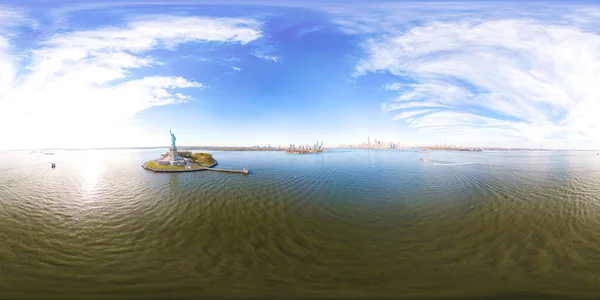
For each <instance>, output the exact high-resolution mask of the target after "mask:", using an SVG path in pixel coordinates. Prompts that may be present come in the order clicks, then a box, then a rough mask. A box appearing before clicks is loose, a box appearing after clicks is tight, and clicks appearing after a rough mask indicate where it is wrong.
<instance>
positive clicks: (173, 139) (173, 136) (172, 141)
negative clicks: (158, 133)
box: [169, 130, 177, 148]
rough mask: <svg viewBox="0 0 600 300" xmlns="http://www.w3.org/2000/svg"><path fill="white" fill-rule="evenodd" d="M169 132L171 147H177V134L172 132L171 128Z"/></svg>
mask: <svg viewBox="0 0 600 300" xmlns="http://www.w3.org/2000/svg"><path fill="white" fill-rule="evenodd" d="M169 133H170V134H171V147H173V148H177V147H175V140H177V139H176V138H175V135H174V134H173V133H172V132H171V130H169Z"/></svg>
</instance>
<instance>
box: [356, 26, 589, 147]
mask: <svg viewBox="0 0 600 300" xmlns="http://www.w3.org/2000/svg"><path fill="white" fill-rule="evenodd" d="M366 51H367V53H368V54H367V56H366V57H365V58H364V59H363V60H362V61H361V62H360V63H359V65H358V67H357V74H358V75H365V74H367V73H372V72H382V71H383V72H388V73H390V74H393V75H396V76H398V77H402V78H407V77H408V78H411V80H412V81H414V82H411V83H406V82H397V83H392V84H389V85H387V86H386V88H387V89H388V90H392V91H396V92H397V93H398V96H397V97H396V98H395V99H394V100H393V101H390V102H388V103H385V104H384V105H383V106H382V107H384V109H385V110H387V111H399V112H400V113H399V114H397V115H396V117H394V119H398V120H404V121H406V120H407V118H409V119H410V122H408V123H407V124H408V125H409V126H410V127H413V128H417V129H423V128H428V132H446V133H453V132H458V131H459V130H460V132H463V133H464V132H466V131H465V130H466V128H473V130H474V132H475V131H477V132H479V133H480V134H478V135H477V136H478V137H481V136H483V137H485V136H488V137H490V136H496V137H497V138H500V139H504V138H513V139H517V140H519V141H520V142H521V143H527V142H529V141H535V142H536V143H542V144H547V145H556V144H561V145H567V144H569V143H570V142H573V141H577V142H584V141H585V143H587V144H586V145H593V147H596V146H598V145H599V144H600V131H599V128H600V119H599V118H597V117H595V114H596V112H597V111H599V110H600V102H599V100H598V99H600V87H598V85H597V83H596V82H598V80H599V79H600V78H599V77H600V75H598V74H600V73H598V70H600V37H599V36H598V35H596V34H594V33H590V32H587V31H584V30H582V29H579V28H577V27H574V26H566V25H562V24H559V25H557V24H549V23H547V22H544V21H539V20H520V19H509V18H507V19H501V20H491V21H486V20H478V21H472V20H452V21H435V22H429V23H426V24H423V25H419V26H413V27H411V28H410V29H408V30H404V31H397V32H395V33H394V34H386V35H383V36H378V37H373V38H370V39H369V40H368V41H367V43H366ZM423 107H444V108H447V109H449V110H450V111H444V112H436V110H413V109H414V108H423ZM423 132H426V131H423ZM490 139H491V138H490ZM494 139H496V138H494ZM469 142H473V143H476V142H477V140H476V139H473V140H469ZM480 142H481V141H480Z"/></svg>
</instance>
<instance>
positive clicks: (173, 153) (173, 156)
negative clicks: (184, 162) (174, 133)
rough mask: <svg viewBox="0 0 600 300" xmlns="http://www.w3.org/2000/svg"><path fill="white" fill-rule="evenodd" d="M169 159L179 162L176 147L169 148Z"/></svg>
mask: <svg viewBox="0 0 600 300" xmlns="http://www.w3.org/2000/svg"><path fill="white" fill-rule="evenodd" d="M169 157H170V158H171V160H173V161H176V160H180V157H179V155H177V147H169Z"/></svg>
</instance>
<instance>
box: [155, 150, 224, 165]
mask: <svg viewBox="0 0 600 300" xmlns="http://www.w3.org/2000/svg"><path fill="white" fill-rule="evenodd" d="M167 155H169V152H167V153H165V154H164V155H163V157H166V156H167ZM177 155H179V156H180V157H184V158H189V159H191V160H192V162H193V163H195V164H199V165H201V166H211V165H214V164H215V159H214V158H213V157H212V155H211V154H209V153H202V152H196V153H192V152H190V151H177Z"/></svg>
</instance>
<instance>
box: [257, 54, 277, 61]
mask: <svg viewBox="0 0 600 300" xmlns="http://www.w3.org/2000/svg"><path fill="white" fill-rule="evenodd" d="M254 56H256V57H258V58H260V59H266V60H271V61H274V62H279V57H277V56H274V55H267V54H254Z"/></svg>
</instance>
